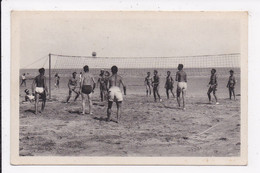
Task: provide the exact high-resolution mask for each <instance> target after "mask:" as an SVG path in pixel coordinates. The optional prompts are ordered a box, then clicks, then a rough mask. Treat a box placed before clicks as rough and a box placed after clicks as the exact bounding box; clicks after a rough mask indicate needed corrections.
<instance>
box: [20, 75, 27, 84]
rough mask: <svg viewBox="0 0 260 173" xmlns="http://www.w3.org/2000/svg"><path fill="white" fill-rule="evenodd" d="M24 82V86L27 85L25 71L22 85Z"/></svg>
mask: <svg viewBox="0 0 260 173" xmlns="http://www.w3.org/2000/svg"><path fill="white" fill-rule="evenodd" d="M23 84H24V86H26V77H25V73H24V74H23V75H22V82H21V85H20V86H22V85H23Z"/></svg>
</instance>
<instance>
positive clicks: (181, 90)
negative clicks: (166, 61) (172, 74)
mask: <svg viewBox="0 0 260 173" xmlns="http://www.w3.org/2000/svg"><path fill="white" fill-rule="evenodd" d="M175 80H176V81H177V82H178V83H177V102H178V106H179V108H181V98H180V96H181V95H182V101H183V110H185V96H186V90H187V74H186V72H185V71H183V64H179V65H178V71H177V73H176V78H175Z"/></svg>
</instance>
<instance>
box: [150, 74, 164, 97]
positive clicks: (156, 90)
mask: <svg viewBox="0 0 260 173" xmlns="http://www.w3.org/2000/svg"><path fill="white" fill-rule="evenodd" d="M152 86H153V96H154V101H155V102H156V101H157V98H156V96H158V98H159V101H160V102H162V99H161V96H160V94H159V86H160V78H159V76H158V71H157V70H154V76H153V78H152Z"/></svg>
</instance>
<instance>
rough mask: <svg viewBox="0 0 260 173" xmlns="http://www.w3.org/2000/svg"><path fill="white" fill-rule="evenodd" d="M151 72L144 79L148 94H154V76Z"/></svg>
mask: <svg viewBox="0 0 260 173" xmlns="http://www.w3.org/2000/svg"><path fill="white" fill-rule="evenodd" d="M150 74H151V73H150V72H147V76H146V78H145V79H144V85H145V86H146V96H149V95H151V94H152V89H151V88H152V77H151V76H150Z"/></svg>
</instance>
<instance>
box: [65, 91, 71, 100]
mask: <svg viewBox="0 0 260 173" xmlns="http://www.w3.org/2000/svg"><path fill="white" fill-rule="evenodd" d="M70 97H71V90H69V96H68V97H67V101H66V102H67V103H68V102H69V100H70Z"/></svg>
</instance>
